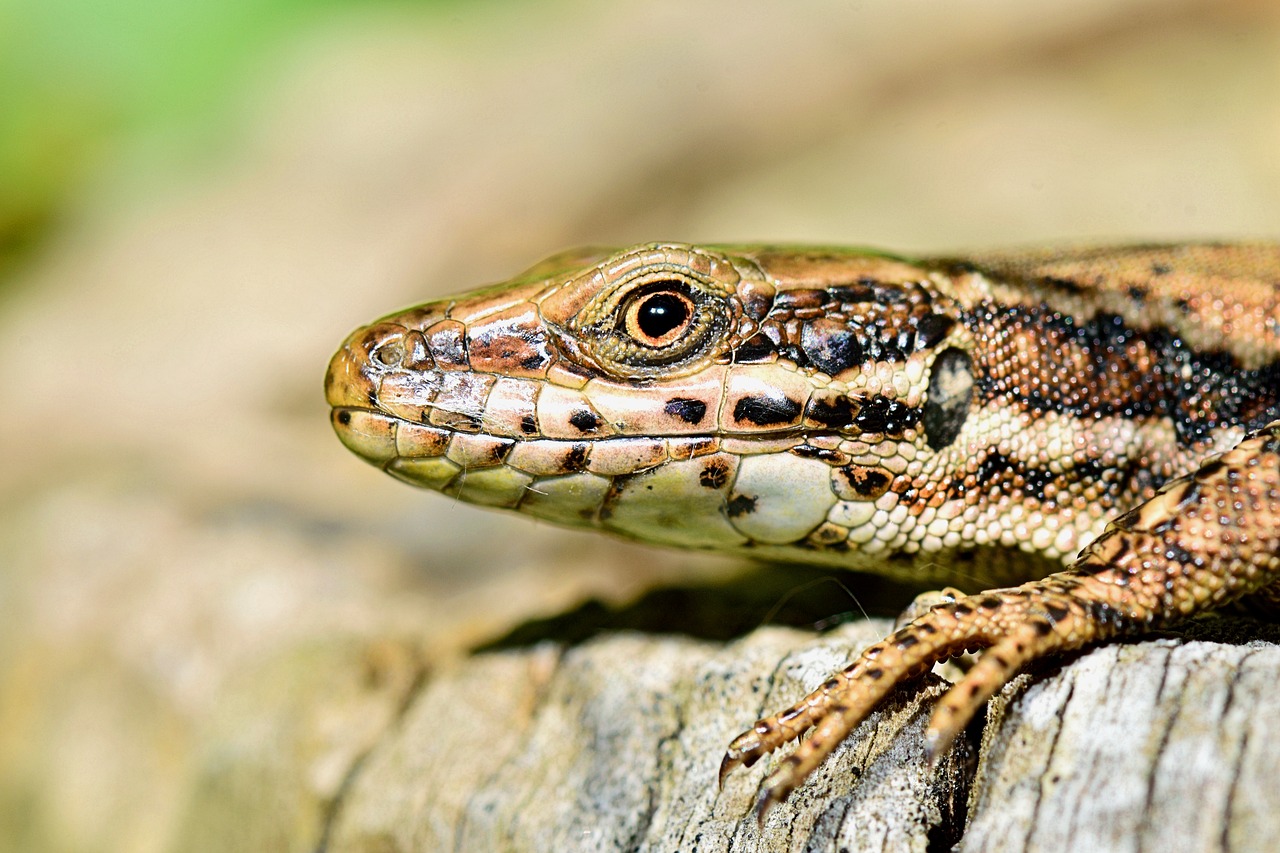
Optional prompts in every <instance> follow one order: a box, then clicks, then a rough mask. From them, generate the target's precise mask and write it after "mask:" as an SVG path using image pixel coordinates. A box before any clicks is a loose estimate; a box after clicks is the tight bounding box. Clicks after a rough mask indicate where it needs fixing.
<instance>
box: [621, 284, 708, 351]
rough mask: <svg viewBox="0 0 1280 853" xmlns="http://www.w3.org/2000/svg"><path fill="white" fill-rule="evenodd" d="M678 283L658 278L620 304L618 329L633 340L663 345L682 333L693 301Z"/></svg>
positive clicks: (645, 344) (689, 318)
mask: <svg viewBox="0 0 1280 853" xmlns="http://www.w3.org/2000/svg"><path fill="white" fill-rule="evenodd" d="M687 291H688V288H687V287H685V286H684V284H683V283H682V282H677V281H660V282H654V283H653V284H651V285H648V286H647V287H645V288H644V289H643V290H641V291H638V292H637V293H635V294H634V295H633V296H632V297H631V298H630V299H629V300H627V302H626V303H625V304H624V305H623V311H622V316H621V318H620V319H621V320H622V328H623V330H625V331H626V333H627V334H628V335H630V336H631V339H632V340H634V341H635V342H636V343H638V344H641V345H643V346H648V347H663V346H666V345H667V344H670V343H672V342H673V341H674V340H675V339H676V338H678V337H680V335H681V334H682V333H683V332H685V331H686V330H687V329H688V328H689V326H690V324H691V322H692V320H693V318H694V304H693V300H692V299H690V298H689V294H688V292H687Z"/></svg>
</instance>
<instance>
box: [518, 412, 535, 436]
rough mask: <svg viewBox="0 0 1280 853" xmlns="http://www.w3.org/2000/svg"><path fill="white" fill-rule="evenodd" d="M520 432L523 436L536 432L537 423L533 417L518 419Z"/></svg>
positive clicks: (526, 416)
mask: <svg viewBox="0 0 1280 853" xmlns="http://www.w3.org/2000/svg"><path fill="white" fill-rule="evenodd" d="M520 431H521V432H522V433H524V434H525V435H533V434H534V433H535V432H537V431H538V422H537V421H536V420H534V419H533V415H525V416H524V417H522V418H521V419H520Z"/></svg>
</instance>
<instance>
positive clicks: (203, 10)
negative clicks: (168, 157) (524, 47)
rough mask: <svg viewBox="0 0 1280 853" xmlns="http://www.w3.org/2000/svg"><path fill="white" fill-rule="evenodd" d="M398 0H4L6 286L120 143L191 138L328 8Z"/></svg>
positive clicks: (0, 61)
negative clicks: (10, 273)
mask: <svg viewBox="0 0 1280 853" xmlns="http://www.w3.org/2000/svg"><path fill="white" fill-rule="evenodd" d="M391 2H392V0H0V287H3V279H4V278H5V275H4V273H5V271H6V269H7V268H8V267H9V265H10V264H11V263H12V262H13V261H14V260H15V259H17V258H20V257H21V256H22V255H23V254H24V253H25V252H27V251H29V250H30V249H31V248H32V246H34V245H35V244H36V243H37V242H38V241H39V239H40V238H41V236H43V235H44V234H45V233H46V232H47V230H48V229H49V228H50V227H51V226H52V225H53V224H54V223H55V222H56V220H57V219H58V216H59V213H60V211H62V210H64V209H65V205H66V203H67V200H68V199H69V198H70V197H72V195H73V194H74V193H75V192H76V190H77V188H79V187H81V186H83V183H84V181H86V180H89V179H91V178H92V176H93V174H94V172H95V170H96V169H98V168H100V167H101V166H102V164H103V161H104V159H105V158H107V157H108V156H109V154H110V152H111V150H112V148H113V146H115V145H117V144H118V143H119V141H120V140H122V139H125V138H128V137H130V136H133V135H138V134H150V133H156V134H160V135H164V134H169V137H170V138H174V139H185V140H186V142H185V143H179V144H190V141H191V140H192V139H199V138H200V137H201V136H202V135H203V134H204V133H205V131H207V130H209V129H210V128H211V127H213V125H214V123H215V122H216V118H217V116H218V115H219V113H220V112H221V111H225V109H226V108H227V105H228V103H230V102H232V101H233V100H234V97H235V94H236V93H237V92H238V91H240V89H241V87H242V86H244V85H246V84H248V83H249V82H251V79H252V75H253V71H254V69H255V67H257V65H258V63H259V62H260V61H261V59H262V58H263V57H265V56H268V55H270V52H271V51H272V49H273V48H276V47H278V46H279V45H281V44H282V43H284V42H286V41H287V40H288V39H289V38H290V37H292V36H293V35H295V34H296V33H297V32H298V31H299V30H302V29H304V28H305V27H307V26H308V25H309V24H312V23H315V22H316V21H317V20H319V19H320V18H321V17H322V16H325V15H329V14H333V13H335V12H338V11H341V12H344V13H347V14H350V13H351V12H352V11H354V10H357V9H365V8H370V7H373V6H386V5H390V3H391ZM464 2H465V0H424V2H420V3H417V4H415V5H416V6H420V7H434V8H438V7H442V6H454V5H461V4H462V3H464Z"/></svg>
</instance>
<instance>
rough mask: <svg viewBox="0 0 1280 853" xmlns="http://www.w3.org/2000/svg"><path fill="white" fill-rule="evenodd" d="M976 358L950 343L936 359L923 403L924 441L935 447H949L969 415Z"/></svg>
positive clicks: (939, 448)
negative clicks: (973, 358) (925, 399)
mask: <svg viewBox="0 0 1280 853" xmlns="http://www.w3.org/2000/svg"><path fill="white" fill-rule="evenodd" d="M973 389H974V380H973V362H972V361H971V360H970V359H969V354H968V353H966V352H965V351H964V350H960V349H956V348H955V347H948V348H947V349H945V350H943V351H942V352H941V353H939V354H938V357H937V358H935V359H934V360H933V369H932V371H931V372H930V375H929V391H928V398H927V401H926V402H925V405H924V417H923V421H924V435H925V442H926V443H927V444H928V445H929V447H930V448H931V449H933V450H942V449H943V448H945V447H950V446H951V445H952V443H954V442H955V440H956V437H957V436H959V435H960V430H961V429H963V428H964V423H965V421H966V420H968V419H969V407H970V404H971V403H972V402H973Z"/></svg>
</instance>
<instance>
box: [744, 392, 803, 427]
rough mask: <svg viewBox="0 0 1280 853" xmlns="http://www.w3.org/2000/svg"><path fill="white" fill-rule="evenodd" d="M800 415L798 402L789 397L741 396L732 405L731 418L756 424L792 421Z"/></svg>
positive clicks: (773, 424) (764, 424) (769, 424)
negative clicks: (735, 403)
mask: <svg viewBox="0 0 1280 853" xmlns="http://www.w3.org/2000/svg"><path fill="white" fill-rule="evenodd" d="M798 417H800V404H799V403H797V402H796V401H795V400H792V399H791V398H790V397H783V396H781V395H779V396H776V397H743V398H742V399H741V400H739V401H738V403H737V405H735V406H734V407H733V419H734V420H735V421H738V422H739V423H751V424H755V425H756V426H776V425H778V424H789V423H793V422H794V421H795V420H796V419H797V418H798Z"/></svg>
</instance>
